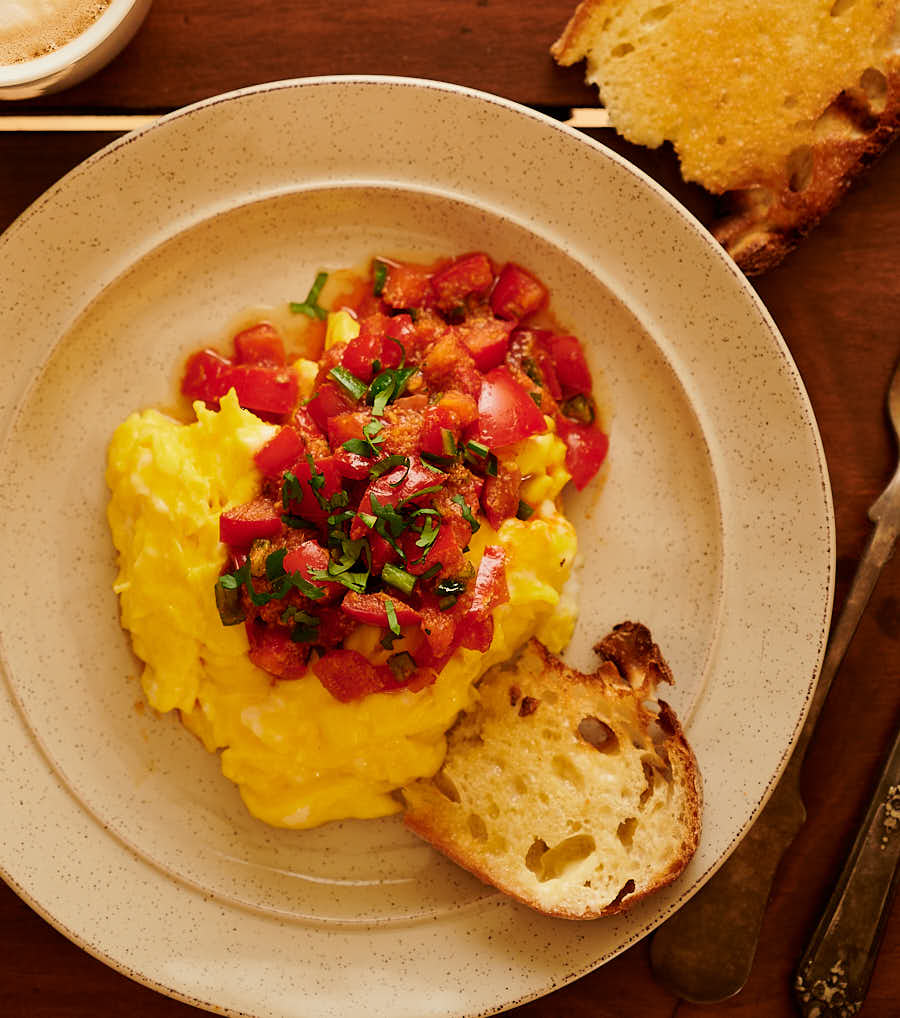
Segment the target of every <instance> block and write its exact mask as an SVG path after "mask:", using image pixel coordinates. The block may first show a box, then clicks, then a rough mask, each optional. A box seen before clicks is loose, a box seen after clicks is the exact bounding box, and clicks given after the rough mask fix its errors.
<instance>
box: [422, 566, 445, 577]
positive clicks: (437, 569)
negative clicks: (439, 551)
mask: <svg viewBox="0 0 900 1018" xmlns="http://www.w3.org/2000/svg"><path fill="white" fill-rule="evenodd" d="M443 568H444V567H443V565H442V564H441V563H440V562H435V564H434V565H433V566H431V567H430V568H429V569H426V570H425V572H424V573H422V575H421V576H420V577H419V579H420V580H430V579H431V578H432V576H437V574H438V573H439V572H440V571H441V570H442V569H443Z"/></svg>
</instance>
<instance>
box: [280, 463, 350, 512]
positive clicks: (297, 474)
mask: <svg viewBox="0 0 900 1018" xmlns="http://www.w3.org/2000/svg"><path fill="white" fill-rule="evenodd" d="M290 473H291V474H292V475H293V476H294V478H295V479H296V481H297V484H296V486H295V485H294V484H293V483H292V482H291V481H290V480H289V479H288V478H285V484H284V495H283V497H284V498H285V499H286V500H287V505H288V512H290V513H291V514H292V515H294V516H300V517H302V518H303V519H304V520H310V521H311V522H313V523H319V522H321V521H322V520H324V519H326V517H327V516H328V515H329V513H330V512H331V510H329V509H327V508H326V505H327V503H328V501H329V499H330V498H331V497H332V495H336V494H337V493H338V492H339V491H340V490H341V475H340V474H339V473H338V469H337V465H336V464H335V462H334V457H332V456H327V457H325V458H323V459H315V460H313V466H312V467H310V464H309V460H308V459H307V458H306V457H304V458H303V459H299V460H297V462H296V463H294V465H293V466H292V467H291V470H290ZM313 478H315V479H316V484H315V485H314V484H313V483H312V481H313ZM298 494H299V496H300V497H299V499H298V498H297V495H298Z"/></svg>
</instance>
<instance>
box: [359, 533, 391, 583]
mask: <svg viewBox="0 0 900 1018" xmlns="http://www.w3.org/2000/svg"><path fill="white" fill-rule="evenodd" d="M366 537H367V540H368V542H369V550H370V551H371V552H372V572H373V573H374V574H375V575H376V576H377V575H379V573H380V572H381V570H382V569H384V567H385V565H387V563H388V562H394V561H395V560H396V559H397V557H398V556H397V552H396V551H394V549H393V548H392V547H391V546H390V545H389V544H388V543H387V541H385V539H384V538H383V537H382V536H381V534H376V533H375V531H374V530H369V531H367V533H366Z"/></svg>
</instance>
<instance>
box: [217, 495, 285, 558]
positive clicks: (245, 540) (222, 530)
mask: <svg viewBox="0 0 900 1018" xmlns="http://www.w3.org/2000/svg"><path fill="white" fill-rule="evenodd" d="M280 533H281V513H279V512H278V508H277V507H276V506H275V505H273V504H272V502H270V501H269V500H268V499H267V498H255V499H254V500H253V501H252V502H247V503H245V504H244V505H239V506H237V507H236V508H234V509H229V510H228V511H227V512H224V513H222V515H221V516H220V517H219V540H220V541H221V542H222V543H223V544H228V545H231V546H232V547H238V548H248V547H249V546H250V545H251V544H252V543H253V542H254V541H255V540H256V539H257V538H260V537H266V538H268V537H276V536H277V535H278V534H280Z"/></svg>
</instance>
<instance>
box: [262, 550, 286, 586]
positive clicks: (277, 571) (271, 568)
mask: <svg viewBox="0 0 900 1018" xmlns="http://www.w3.org/2000/svg"><path fill="white" fill-rule="evenodd" d="M285 555H287V548H279V549H278V551H273V552H272V554H271V555H269V556H268V557H267V558H266V579H267V580H277V579H278V577H279V576H284V557H285Z"/></svg>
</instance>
